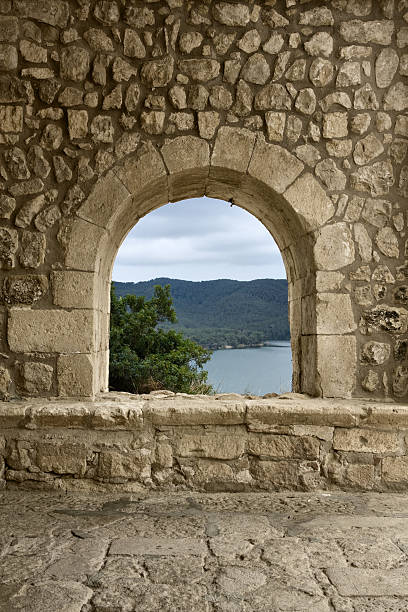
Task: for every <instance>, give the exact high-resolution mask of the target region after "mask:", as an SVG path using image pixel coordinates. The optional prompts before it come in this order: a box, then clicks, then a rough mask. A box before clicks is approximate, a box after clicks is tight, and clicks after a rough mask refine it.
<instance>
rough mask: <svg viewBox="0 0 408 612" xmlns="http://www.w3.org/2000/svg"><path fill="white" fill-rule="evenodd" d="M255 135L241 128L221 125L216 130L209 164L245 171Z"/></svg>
mask: <svg viewBox="0 0 408 612" xmlns="http://www.w3.org/2000/svg"><path fill="white" fill-rule="evenodd" d="M255 141H256V135H255V134H254V132H252V131H250V130H245V129H243V128H233V127H227V126H225V127H221V128H220V129H219V130H218V133H217V138H216V140H215V144H214V151H213V154H212V158H211V166H216V167H221V168H229V169H231V170H236V171H237V172H246V171H247V168H248V164H249V161H250V159H251V155H252V151H253V149H254V146H255Z"/></svg>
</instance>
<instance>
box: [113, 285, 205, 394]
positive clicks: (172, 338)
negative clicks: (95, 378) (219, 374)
mask: <svg viewBox="0 0 408 612" xmlns="http://www.w3.org/2000/svg"><path fill="white" fill-rule="evenodd" d="M176 321H177V317H176V313H175V310H174V308H173V301H172V298H171V295H170V285H166V286H165V287H160V286H159V285H157V286H155V288H154V295H153V297H152V298H151V299H150V300H147V299H146V298H145V297H143V296H141V297H139V296H135V295H125V296H123V297H117V296H116V294H115V290H114V287H113V285H112V286H111V317H110V364H109V386H110V388H112V389H115V390H116V391H128V392H130V393H149V392H150V391H153V390H155V389H169V390H171V391H176V392H183V393H209V392H210V391H211V390H212V388H211V385H209V384H208V383H207V376H208V374H207V372H206V371H205V370H202V366H203V365H204V363H206V362H207V361H208V360H209V358H210V357H211V351H208V350H206V349H204V348H203V347H202V346H200V345H199V344H196V343H195V342H193V341H192V340H189V339H188V338H185V337H184V336H183V334H181V333H180V332H177V331H175V330H173V329H170V330H167V331H166V330H164V329H162V328H161V327H160V324H162V323H164V322H169V323H176Z"/></svg>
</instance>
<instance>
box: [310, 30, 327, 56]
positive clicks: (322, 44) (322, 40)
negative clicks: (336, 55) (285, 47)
mask: <svg viewBox="0 0 408 612" xmlns="http://www.w3.org/2000/svg"><path fill="white" fill-rule="evenodd" d="M305 50H306V53H308V54H309V55H312V56H314V57H316V56H319V55H323V57H329V56H330V55H331V54H332V53H333V38H332V36H331V35H330V34H329V33H328V32H317V34H314V35H313V36H312V37H311V39H310V40H308V41H307V42H305Z"/></svg>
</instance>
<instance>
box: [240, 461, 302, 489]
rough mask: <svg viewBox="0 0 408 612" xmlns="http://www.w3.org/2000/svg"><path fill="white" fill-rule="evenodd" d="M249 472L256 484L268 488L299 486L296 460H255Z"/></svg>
mask: <svg viewBox="0 0 408 612" xmlns="http://www.w3.org/2000/svg"><path fill="white" fill-rule="evenodd" d="M251 474H252V476H253V478H254V480H255V481H256V482H257V485H258V486H261V487H262V488H265V489H269V490H281V489H295V490H296V489H298V488H300V473H299V466H298V464H297V462H296V461H256V462H254V463H253V465H252V468H251Z"/></svg>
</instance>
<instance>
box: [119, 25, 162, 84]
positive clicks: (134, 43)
mask: <svg viewBox="0 0 408 612" xmlns="http://www.w3.org/2000/svg"><path fill="white" fill-rule="evenodd" d="M123 53H124V54H125V55H126V56H127V57H137V58H138V59H141V58H144V57H146V47H145V46H144V44H143V42H142V40H141V38H140V36H139V34H138V33H137V32H135V31H134V30H131V29H129V28H126V30H125V36H124V39H123ZM156 70H157V71H159V70H160V68H159V65H158V66H157V68H156ZM146 72H149V70H148V69H146V68H145V73H146ZM145 78H147V79H149V77H145ZM156 78H161V77H158V76H157V77H156ZM166 85H167V83H166Z"/></svg>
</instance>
